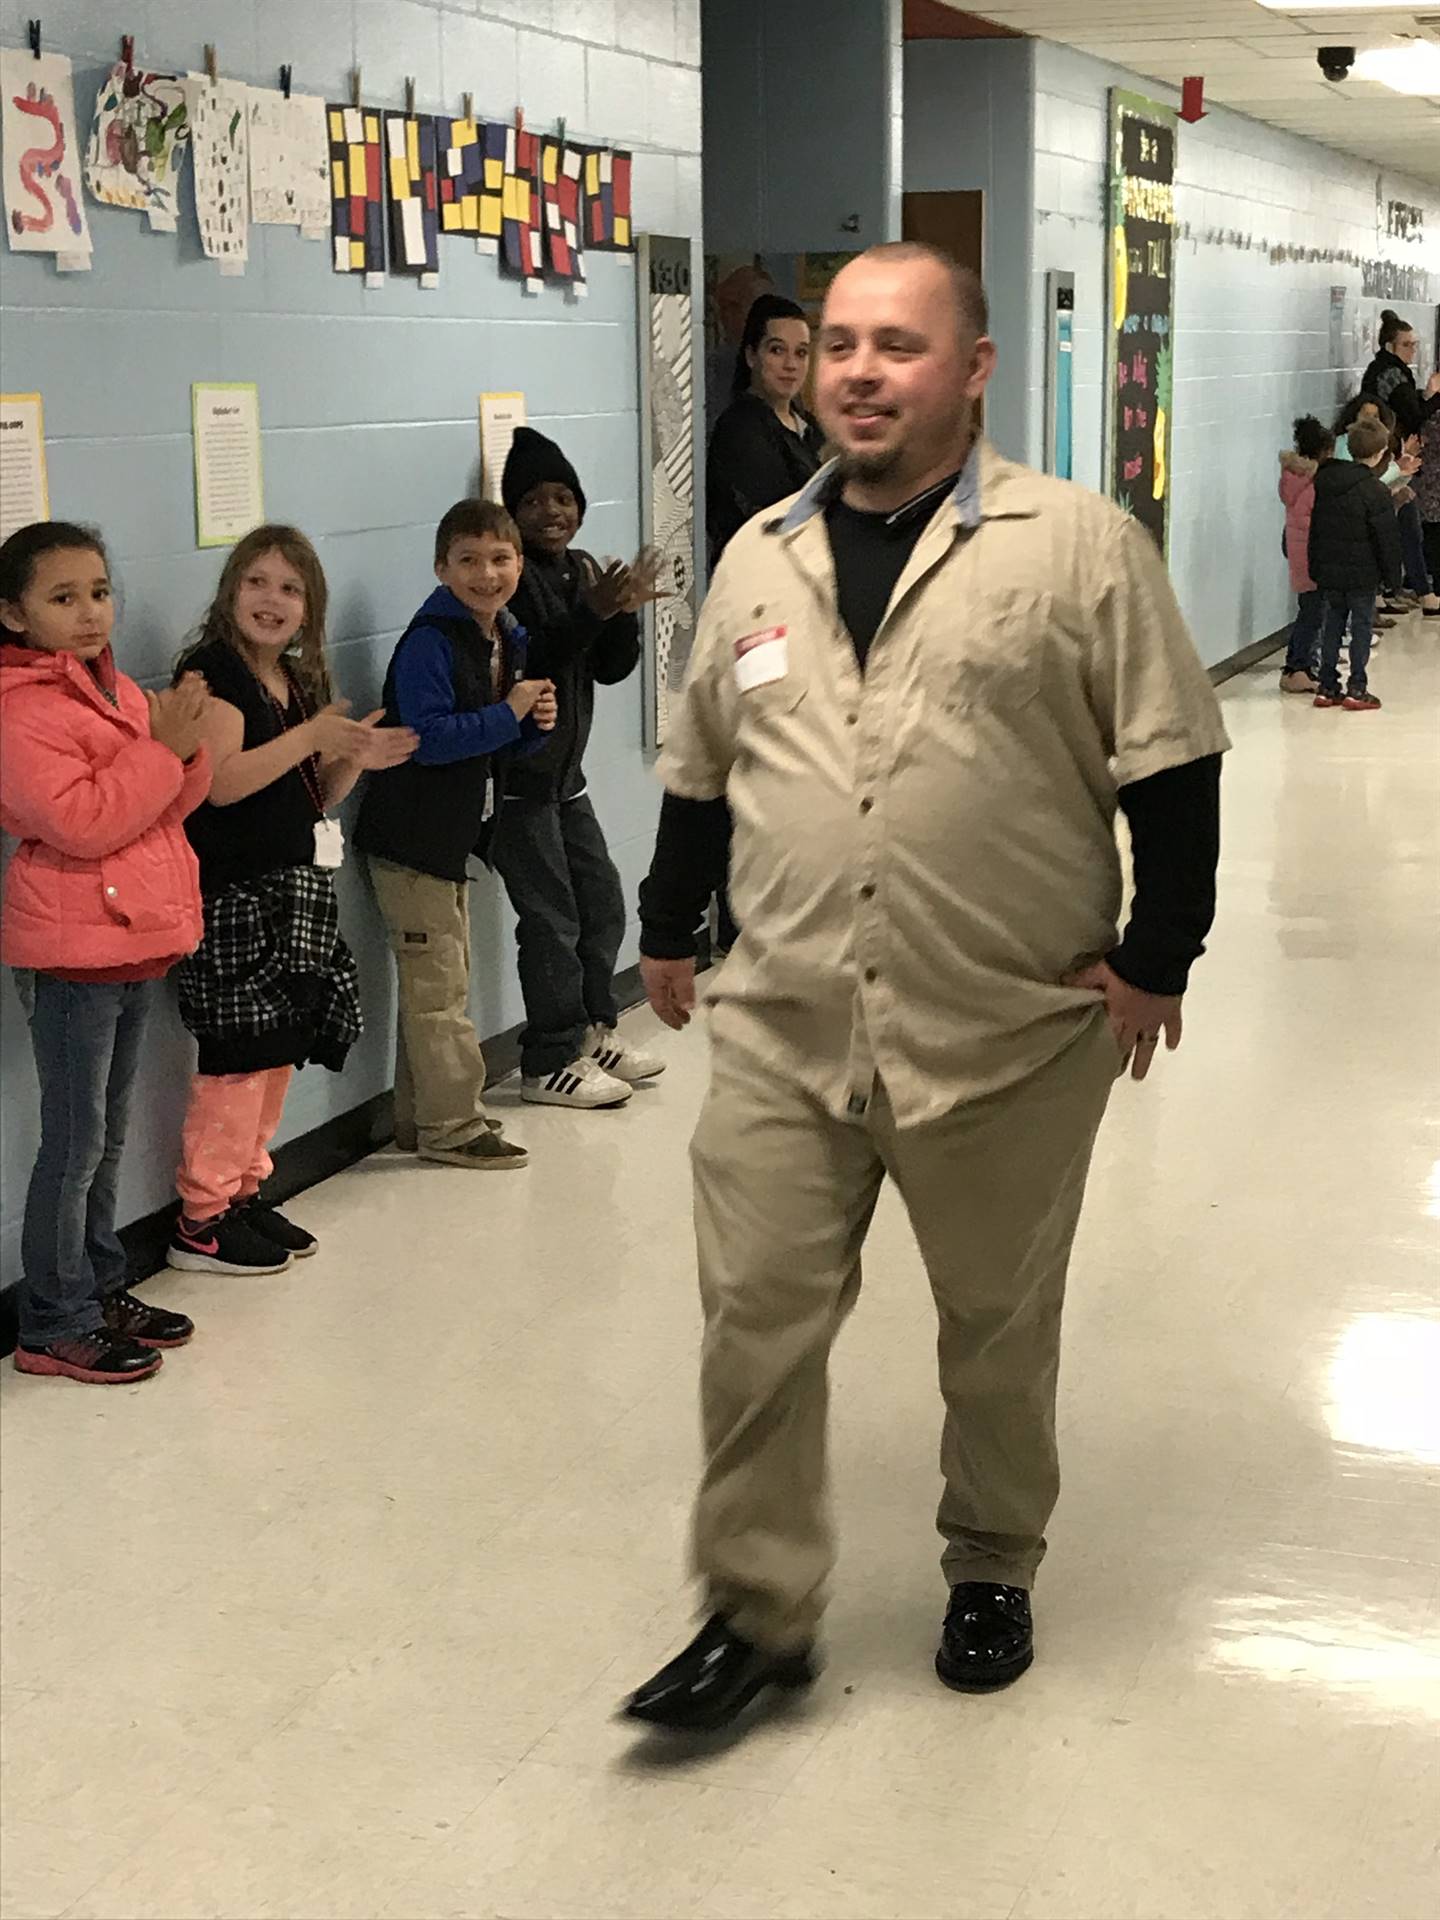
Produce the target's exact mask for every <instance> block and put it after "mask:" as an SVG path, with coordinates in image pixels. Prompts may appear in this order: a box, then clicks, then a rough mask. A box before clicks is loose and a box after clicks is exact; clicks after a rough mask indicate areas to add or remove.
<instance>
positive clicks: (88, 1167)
mask: <svg viewBox="0 0 1440 1920" xmlns="http://www.w3.org/2000/svg"><path fill="white" fill-rule="evenodd" d="M15 984H16V986H17V988H18V989H19V993H20V999H21V1003H22V1004H23V1006H24V1008H25V1013H26V1016H27V1018H28V1019H29V1022H30V1039H31V1043H32V1045H33V1046H34V1049H35V1071H36V1075H37V1076H38V1078H39V1081H40V1152H39V1154H38V1155H37V1156H36V1160H35V1170H34V1172H33V1173H32V1174H31V1176H30V1190H29V1192H28V1194H27V1195H26V1198H25V1223H24V1226H23V1229H22V1231H21V1239H20V1258H21V1265H22V1268H23V1281H22V1285H21V1288H20V1338H21V1340H22V1341H23V1342H24V1343H25V1344H26V1345H27V1346H43V1345H46V1344H48V1343H49V1342H50V1341H52V1340H66V1339H73V1338H74V1337H75V1336H77V1335H79V1334H86V1333H93V1332H94V1331H95V1330H96V1328H97V1327H99V1326H100V1325H101V1324H102V1322H103V1318H104V1316H103V1314H102V1312H101V1302H102V1301H103V1300H105V1299H106V1298H107V1296H108V1295H110V1294H112V1293H116V1292H118V1291H119V1290H120V1288H121V1287H123V1286H124V1285H125V1280H126V1261H125V1249H124V1248H123V1247H122V1246H121V1244H120V1241H119V1238H118V1237H117V1235H116V1232H115V1209H116V1204H117V1199H118V1193H119V1186H120V1156H121V1154H122V1153H123V1151H124V1148H125V1123H126V1120H127V1119H128V1117H129V1113H130V1095H131V1092H132V1090H133V1088H134V1085H135V1070H136V1068H137V1066H138V1065H139V1061H140V1041H141V1037H142V1035H143V1033H144V1030H145V1015H146V1011H147V1008H148V1004H149V994H150V984H151V983H150V982H149V981H148V980H133V981H126V982H124V983H123V984H121V985H116V986H106V985H103V984H98V983H90V982H87V983H85V984H83V985H82V984H80V983H78V982H75V981H70V980H57V979H56V978H55V977H54V975H53V974H48V973H17V974H16V976H15Z"/></svg>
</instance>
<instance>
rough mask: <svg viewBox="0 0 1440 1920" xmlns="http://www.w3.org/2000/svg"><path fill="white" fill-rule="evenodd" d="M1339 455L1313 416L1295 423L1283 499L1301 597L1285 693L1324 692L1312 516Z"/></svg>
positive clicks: (1294, 582) (1283, 678)
mask: <svg viewBox="0 0 1440 1920" xmlns="http://www.w3.org/2000/svg"><path fill="white" fill-rule="evenodd" d="M1334 452H1335V436H1334V434H1333V433H1331V431H1330V429H1329V428H1328V427H1326V426H1323V425H1322V424H1321V422H1320V421H1318V420H1317V419H1316V418H1315V416H1314V414H1313V413H1307V414H1304V415H1302V416H1301V418H1300V419H1298V420H1297V421H1296V422H1295V448H1294V451H1293V452H1291V451H1290V450H1288V449H1287V450H1286V451H1285V452H1283V453H1282V454H1281V455H1280V498H1281V499H1282V500H1283V501H1284V503H1285V554H1286V558H1287V559H1288V560H1289V562H1290V585H1291V586H1292V587H1293V588H1294V590H1295V592H1296V593H1297V594H1298V595H1299V596H1300V605H1299V609H1298V611H1297V613H1296V615H1295V624H1294V625H1293V626H1292V627H1291V629H1290V644H1289V646H1288V647H1287V648H1286V651H1285V665H1284V667H1283V668H1282V669H1281V673H1280V691H1281V692H1282V693H1309V694H1314V693H1316V692H1317V691H1318V690H1319V685H1320V683H1319V681H1318V680H1317V679H1316V678H1315V668H1316V666H1317V665H1318V663H1319V659H1320V627H1321V623H1322V619H1323V615H1324V597H1323V595H1322V594H1321V592H1320V589H1319V588H1318V587H1317V586H1316V585H1315V582H1314V581H1313V580H1312V579H1311V578H1310V516H1311V514H1312V513H1313V512H1314V509H1315V474H1316V470H1317V468H1318V467H1319V466H1320V463H1321V461H1322V460H1329V459H1330V458H1331V457H1332V455H1333V454H1334Z"/></svg>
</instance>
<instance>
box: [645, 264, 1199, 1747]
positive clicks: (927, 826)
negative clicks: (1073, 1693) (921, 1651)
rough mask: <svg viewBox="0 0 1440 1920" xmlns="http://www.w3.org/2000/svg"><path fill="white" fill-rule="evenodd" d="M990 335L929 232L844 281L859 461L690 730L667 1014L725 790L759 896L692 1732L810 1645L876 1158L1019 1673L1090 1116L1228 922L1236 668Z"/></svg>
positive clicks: (789, 532) (970, 1642) (706, 1144)
mask: <svg viewBox="0 0 1440 1920" xmlns="http://www.w3.org/2000/svg"><path fill="white" fill-rule="evenodd" d="M986 326H987V321H986V309H985V297H984V293H983V291H982V289H981V287H980V285H979V282H978V281H977V280H976V279H975V278H974V276H973V275H971V274H969V273H967V272H965V271H964V270H962V269H961V268H959V267H957V266H955V265H954V263H953V262H951V261H949V260H948V259H947V258H946V257H945V256H944V255H943V254H939V253H937V252H935V251H934V250H932V249H930V248H928V247H923V246H918V245H914V244H904V243H901V244H892V245H887V246H883V247H876V248H872V249H871V250H870V251H869V252H868V253H865V254H863V255H861V256H860V257H859V258H858V259H857V260H855V261H853V262H851V263H850V264H849V265H847V266H846V267H845V268H844V269H843V271H842V272H841V273H840V274H839V275H837V277H836V279H835V281H834V283H833V285H832V287H831V289H830V294H829V297H828V298H827V300H826V304H825V313H824V320H823V324H822V327H821V332H820V340H819V351H820V368H819V385H818V407H819V413H820V418H821V422H822V424H823V426H824V428H825V431H826V433H827V435H828V437H829V439H830V440H831V442H832V443H833V445H834V446H835V447H836V448H837V450H838V458H837V459H836V460H834V461H833V462H831V463H830V464H829V465H828V466H826V467H825V468H823V469H822V470H821V472H820V473H819V474H817V475H816V477H815V479H814V480H813V481H811V482H810V484H809V485H807V486H806V487H805V488H804V489H803V490H802V491H801V493H800V494H799V495H798V496H797V497H796V498H795V499H794V500H793V501H791V502H790V503H788V504H787V505H785V506H783V507H781V508H780V509H778V510H776V511H773V512H770V513H767V514H763V515H761V516H760V517H758V518H757V519H754V520H752V521H751V522H750V523H749V524H748V525H747V526H746V527H745V528H744V529H742V531H741V532H740V533H739V534H737V535H736V537H735V539H734V540H733V541H732V542H731V544H730V546H729V548H728V549H727V551H726V554H725V557H724V559H723V561H722V562H721V565H720V567H719V569H718V570H717V572H716V575H715V578H714V581H713V583H712V586H711V590H710V595H709V598H708V600H707V601H706V605H705V609H704V614H703V617H702V620H701V623H700V630H699V633H698V635H697V641H696V648H695V653H694V656H693V659H692V661H691V667H690V673H689V678H688V680H687V684H686V689H685V694H684V698H683V702H682V705H681V709H680V712H679V715H678V717H677V719H676V722H675V724H674V727H673V731H672V733H671V737H670V740H669V741H668V742H667V745H666V749H665V757H664V762H663V772H664V777H665V785H666V789H667V791H666V796H665V800H664V804H663V809H662V815H661V825H660V834H659V839H658V842H657V846H656V851H655V857H654V862H653V864H652V867H651V872H650V876H649V879H648V881H647V885H646V896H645V903H644V908H643V912H642V920H643V925H642V937H641V949H642V954H644V955H646V956H649V957H647V958H645V959H644V960H643V962H642V964H643V969H644V975H645V982H646V987H647V991H648V993H649V997H650V1002H651V1005H652V1006H653V1007H654V1008H655V1010H656V1011H657V1013H658V1014H659V1015H660V1017H661V1018H662V1019H663V1020H665V1021H666V1022H667V1023H668V1024H669V1025H671V1026H672V1027H681V1026H683V1025H685V1023H686V1022H687V1021H688V1020H689V1018H690V1016H691V1012H692V1010H693V1007H694V1004H695V982H694V962H693V960H691V959H686V958H674V957H660V958H656V957H654V956H655V955H656V954H657V953H659V954H661V955H673V951H674V946H675V944H676V943H677V941H678V940H679V938H680V936H681V935H682V934H683V933H684V932H685V931H686V930H687V929H689V928H692V927H693V926H694V924H695V917H694V908H695V900H694V891H693V886H694V883H693V873H694V866H695V862H694V858H693V854H692V851H691V848H690V836H691V833H692V831H693V827H694V822H695V820H696V818H697V815H699V814H700V813H702V812H703V809H704V807H705V806H706V805H707V804H708V803H710V802H712V801H714V800H716V799H718V798H719V797H720V796H721V795H722V794H727V793H728V796H729V800H730V804H731V806H732V808H733V810H734V815H735V860H734V868H733V874H734V886H735V894H736V904H737V908H738V912H739V918H740V921H741V926H742V929H743V931H742V934H741V938H740V943H739V945H738V947H737V948H736V950H735V953H734V955H733V956H732V957H731V960H730V962H729V963H728V965H727V967H726V969H725V972H724V973H723V975H722V976H721V977H720V981H719V985H718V987H717V988H716V990H715V992H714V993H713V995H712V996H711V1001H710V1006H711V1016H710V1017H711V1036H712V1048H713V1060H712V1077H711V1085H710V1091H709V1095H708V1097H707V1100H706V1104H705V1109H704V1112H703V1114H702V1116H701V1120H700V1124H699V1128H698V1131H697V1133H696V1137H695V1142H694V1147H693V1163H694V1177H695V1218H696V1234H697V1242H698V1255H699V1269H700V1290H701V1297H702V1301H703V1304H704V1311H705V1342H704V1357H703V1362H702V1381H701V1400H702V1410H703V1421H704V1434H705V1453H706V1460H705V1469H704V1478H703V1483H702V1486H701V1489H700V1494H699V1500H698V1505H697V1509H696V1516H695V1529H694V1558H695V1566H696V1571H697V1573H698V1576H699V1578H700V1580H701V1582H702V1583H703V1587H704V1592H705V1599H706V1603H707V1609H708V1613H709V1619H708V1621H707V1623H706V1625H705V1626H704V1628H703V1629H702V1631H701V1632H700V1634H699V1635H698V1637H697V1638H696V1639H695V1640H694V1642H693V1643H692V1644H691V1645H690V1646H689V1647H688V1648H687V1649H686V1650H685V1652H684V1653H682V1654H681V1655H680V1656H679V1657H678V1658H677V1659H676V1660H674V1661H673V1662H672V1663H671V1664H670V1665H669V1666H667V1667H666V1668H664V1669H663V1670H662V1671H661V1672H660V1673H658V1674H657V1675H656V1676H655V1677H654V1678H653V1679H652V1680H650V1681H649V1682H648V1683H647V1684H645V1685H644V1686H642V1687H641V1688H640V1689H639V1690H638V1692H636V1693H635V1694H634V1695H632V1697H631V1698H630V1700H629V1702H628V1704H627V1711H628V1712H629V1714H630V1715H631V1716H632V1717H633V1718H635V1719H637V1720H640V1721H644V1722H648V1723H651V1724H654V1725H658V1726H662V1727H666V1728H673V1729H681V1730H689V1729H702V1728H715V1727H719V1726H723V1725H725V1724H727V1723H728V1722H729V1721H731V1720H732V1719H734V1717H735V1716H736V1715H737V1714H738V1713H739V1712H740V1711H741V1709H742V1708H743V1707H744V1706H745V1705H746V1704H747V1703H748V1702H749V1701H750V1700H751V1699H753V1698H754V1697H755V1696H756V1695H757V1694H758V1693H760V1692H761V1691H762V1690H764V1689H765V1688H767V1687H771V1686H776V1687H799V1686H803V1685H805V1684H807V1683H808V1681H809V1680H810V1678H811V1676H812V1673H813V1652H812V1649H813V1643H814V1640H815V1636H816V1632H817V1629H818V1627H819V1624H820V1618H821V1612H822V1607H823V1593H824V1587H825V1583H826V1579H827V1576H828V1574H829V1571H830V1567H831V1563H832V1558H833V1547H832V1535H831V1526H830V1521H829V1518H828V1513H827V1498H826V1467H825V1447H826V1433H825V1428H826V1367H827V1361H828V1357H829V1351H830V1347H831V1344H832V1342H833V1340H834V1338H835V1335H836V1334H837V1332H838V1331H839V1328H840V1326H841V1323H842V1322H843V1320H844V1319H845V1317H846V1315H847V1313H848V1312H849V1310H850V1308H851V1307H852V1306H853V1304H854V1302H855V1298H856V1295H857V1293H858V1290H859V1286H860V1256H861V1249H862V1246H863V1243H864V1240H865V1235H866V1230H867V1228H868V1226H869V1224H870V1219H871V1216H872V1214H873V1212H874V1208H875V1204H876V1200H877V1198H878V1196H879V1192H880V1187H881V1184H882V1182H883V1180H884V1178H885V1176H886V1174H887V1173H888V1174H889V1175H890V1177H891V1178H892V1179H893V1180H894V1181H895V1183H896V1185H897V1186H898V1187H899V1189H900V1192H901V1195H902V1196H903V1198H904V1201H905V1204H906V1207H907V1208H908V1210H909V1213H910V1217H911V1221H912V1223H913V1226H914V1229H915V1233H916V1237H917V1239H918V1241H919V1245H920V1250H921V1253H922V1255H923V1257H924V1261H925V1265H926V1269H927V1271H928V1274H929V1277H930V1282H931V1286H932V1288H933V1291H934V1294H935V1300H936V1305H937V1308H938V1312H939V1322H940V1382H941V1387H942V1391H943V1395H944V1399H945V1406H946V1417H945V1424H944V1436H943V1441H942V1455H941V1458H942V1466H943V1470H944V1478H945V1491H944V1495H943V1498H942V1501H941V1505H940V1513H939V1526H940V1531H941V1534H942V1535H943V1537H944V1541H945V1548H944V1562H943V1564H944V1573H945V1577H946V1580H947V1582H948V1584H949V1587H950V1604H949V1609H948V1611H947V1613H946V1616H945V1620H944V1625H943V1628H942V1634H941V1645H940V1650H939V1652H938V1654H937V1656H936V1666H937V1670H938V1672H939V1675H940V1677H941V1679H943V1680H944V1681H945V1682H946V1683H947V1684H949V1685H950V1686H953V1687H955V1688H957V1689H960V1690H962V1691H980V1690H985V1689H989V1688H993V1687H997V1686H1003V1685H1006V1684H1007V1683H1008V1682H1009V1681H1011V1680H1013V1679H1016V1678H1018V1676H1019V1675H1020V1674H1021V1673H1023V1672H1024V1671H1025V1669H1026V1667H1028V1666H1029V1664H1030V1661H1031V1659H1032V1654H1033V1643H1032V1627H1031V1614H1030V1595H1029V1589H1030V1587H1031V1583H1032V1581H1033V1579H1034V1576H1035V1572H1036V1569H1037V1567H1038V1566H1039V1564H1040V1560H1041V1556H1042V1554H1043V1552H1044V1548H1045V1539H1044V1535H1045V1528H1046V1525H1047V1522H1048V1521H1049V1518H1050V1514H1051V1510H1052V1508H1053V1506H1054V1503H1055V1499H1056V1496H1057V1492H1058V1485H1059V1480H1058V1466H1057V1459H1056V1447H1055V1387H1056V1374H1057V1368H1058V1362H1059V1336H1060V1311H1061V1301H1062V1296H1063V1292H1064V1284H1065V1272H1066V1266H1067V1262H1068V1256H1069V1251H1070V1245H1071V1241H1072V1238H1073V1235H1074V1231H1075V1227H1076V1222H1077V1219H1078V1216H1079V1211H1080V1203H1081V1198H1082V1194H1083V1190H1084V1185H1085V1178H1086V1173H1087V1169H1088V1165H1089V1160H1090V1153H1091V1148H1092V1146H1093V1143H1094V1139H1095V1135H1096V1132H1097V1130H1098V1128H1099V1125H1100V1121H1101V1117H1102V1115H1103V1113H1104V1110H1105V1106H1106V1102H1107V1100H1108V1097H1109V1094H1110V1089H1111V1086H1112V1084H1113V1083H1114V1081H1115V1079H1116V1077H1117V1075H1118V1074H1119V1073H1121V1072H1122V1071H1123V1069H1124V1063H1125V1062H1127V1061H1128V1062H1129V1065H1130V1071H1131V1073H1132V1075H1133V1076H1134V1078H1135V1079H1137V1080H1139V1079H1143V1078H1144V1077H1145V1075H1146V1073H1147V1072H1148V1070H1149V1068H1150V1065H1151V1062H1152V1059H1153V1057H1154V1054H1155V1051H1156V1048H1157V1046H1158V1045H1159V1042H1160V1039H1161V1036H1162V1035H1163V1036H1164V1037H1165V1039H1166V1042H1167V1044H1168V1045H1169V1046H1171V1047H1174V1046H1177V1045H1178V1044H1179V1041H1180V1033H1181V997H1182V995H1183V993H1184V991H1185V986H1186V981H1187V977H1188V974H1189V969H1190V966H1191V964H1192V962H1193V961H1194V960H1195V959H1196V957H1197V956H1198V955H1199V954H1200V953H1201V951H1202V950H1203V945H1204V941H1205V937H1206V935H1207V933H1208V930H1209V927H1210V923H1211V918H1212V915H1213V910H1214V889H1215V868H1216V862H1217V857H1218V841H1219V768H1220V756H1221V754H1222V753H1223V751H1224V750H1225V748H1226V746H1227V744H1228V743H1227V741H1226V738H1225V732H1224V728H1223V726H1222V724H1221V720H1220V714H1219V709H1218V706H1217V704H1216V700H1215V696H1214V694H1213V692H1212V690H1211V687H1210V683H1209V680H1208V678H1207V677H1206V674H1205V672H1204V669H1203V668H1202V667H1201V665H1200V662H1199V660H1198V659H1197V657H1196V655H1195V651H1194V648H1193V646H1192V644H1191V642H1190V638H1189V635H1188V634H1187V632H1186V629H1185V625H1184V622H1183V620H1182V619H1181V616H1180V613H1179V610H1178V608H1177V606H1176V603H1175V598H1174V595H1173V593H1172V591H1171V587H1170V583H1169V580H1168V578H1167V576H1166V573H1165V569H1164V565H1163V563H1162V561H1161V559H1160V556H1159V554H1158V553H1157V552H1156V549H1155V547H1154V545H1153V543H1152V542H1151V540H1150V538H1149V536H1148V535H1147V534H1146V533H1145V532H1144V531H1143V529H1141V528H1140V527H1139V526H1137V525H1136V524H1135V522H1134V521H1132V520H1130V519H1129V518H1127V517H1126V516H1125V515H1124V514H1123V513H1121V512H1120V511H1119V510H1118V509H1117V508H1116V507H1114V506H1112V505H1111V504H1110V503H1109V502H1108V501H1105V500H1102V499H1100V498H1098V497H1097V496H1096V495H1094V494H1091V493H1087V492H1085V491H1083V490H1082V489H1081V488H1079V487H1075V486H1071V485H1069V484H1068V483H1065V482H1062V481H1058V480H1053V479H1049V478H1045V477H1042V476H1041V475H1039V474H1035V473H1031V472H1028V471H1027V470H1026V469H1024V468H1023V467H1019V466H1015V465H1013V464H1012V463H1011V462H1010V461H1008V460H1004V459H1002V458H1001V457H1000V455H999V454H998V453H996V452H995V450H994V449H993V448H992V447H990V446H989V445H988V444H986V443H985V442H984V441H981V440H979V439H977V436H976V433H975V430H974V425H973V420H974V410H975V405H976V402H977V401H978V400H979V398H980V396H981V394H982V393H983V391H984V389H985V386H986V383H987V382H988V380H989V378H990V375H991V372H992V370H993V368H994V364H995V348H994V346H993V345H992V343H991V341H990V340H989V339H988V338H987V336H986ZM1117 802H1118V804H1119V805H1120V807H1121V808H1122V809H1123V810H1124V812H1125V814H1126V815H1127V817H1128V819H1129V823H1130V829H1131V836H1132V840H1133V843H1134V854H1135V872H1136V889H1137V890H1136V895H1135V902H1134V907H1133V911H1132V916H1131V919H1130V922H1129V926H1128V928H1127V930H1126V932H1125V935H1124V938H1123V939H1121V938H1119V937H1118V932H1117V915H1118V913H1119V910H1120V905H1121V873H1120V863H1119V858H1118V854H1117V850H1116V843H1115V836H1114V831H1113V822H1114V813H1115V808H1116V805H1117ZM692 951H693V947H692Z"/></svg>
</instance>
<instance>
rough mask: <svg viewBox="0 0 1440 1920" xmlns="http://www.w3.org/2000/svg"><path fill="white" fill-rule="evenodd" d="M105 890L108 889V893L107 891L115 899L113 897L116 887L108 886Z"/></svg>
mask: <svg viewBox="0 0 1440 1920" xmlns="http://www.w3.org/2000/svg"><path fill="white" fill-rule="evenodd" d="M105 891H106V893H107V894H108V895H109V896H110V898H111V899H112V900H113V899H114V898H115V889H114V887H106V889H105Z"/></svg>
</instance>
